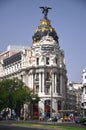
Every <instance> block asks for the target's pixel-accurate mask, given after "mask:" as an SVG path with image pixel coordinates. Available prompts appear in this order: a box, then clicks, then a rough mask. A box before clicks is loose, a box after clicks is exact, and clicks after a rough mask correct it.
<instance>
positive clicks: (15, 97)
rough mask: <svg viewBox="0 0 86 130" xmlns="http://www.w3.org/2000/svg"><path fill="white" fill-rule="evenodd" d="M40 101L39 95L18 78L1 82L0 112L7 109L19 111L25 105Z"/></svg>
mask: <svg viewBox="0 0 86 130" xmlns="http://www.w3.org/2000/svg"><path fill="white" fill-rule="evenodd" d="M34 99H35V101H39V97H38V95H36V94H34V93H33V90H31V89H30V88H29V87H27V86H25V84H24V83H23V82H22V81H21V80H19V79H18V78H13V79H4V80H2V81H0V111H1V110H3V109H5V108H10V109H11V110H12V109H14V110H15V111H16V113H17V114H18V115H19V111H20V109H21V107H22V106H23V104H24V103H26V102H29V103H31V102H33V101H34Z"/></svg>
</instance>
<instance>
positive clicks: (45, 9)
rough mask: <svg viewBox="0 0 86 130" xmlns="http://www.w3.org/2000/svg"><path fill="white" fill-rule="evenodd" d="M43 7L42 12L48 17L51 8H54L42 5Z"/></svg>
mask: <svg viewBox="0 0 86 130" xmlns="http://www.w3.org/2000/svg"><path fill="white" fill-rule="evenodd" d="M40 8H41V9H42V13H43V14H44V18H45V19H47V14H48V11H49V9H52V8H50V7H40Z"/></svg>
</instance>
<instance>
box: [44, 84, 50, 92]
mask: <svg viewBox="0 0 86 130" xmlns="http://www.w3.org/2000/svg"><path fill="white" fill-rule="evenodd" d="M45 93H46V94H50V85H46V88H45Z"/></svg>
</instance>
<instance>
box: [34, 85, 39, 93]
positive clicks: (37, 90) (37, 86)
mask: <svg viewBox="0 0 86 130" xmlns="http://www.w3.org/2000/svg"><path fill="white" fill-rule="evenodd" d="M35 91H36V93H38V92H39V85H36V90H35Z"/></svg>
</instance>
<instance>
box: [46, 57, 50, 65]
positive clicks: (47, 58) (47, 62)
mask: <svg viewBox="0 0 86 130" xmlns="http://www.w3.org/2000/svg"><path fill="white" fill-rule="evenodd" d="M46 64H47V65H49V57H46Z"/></svg>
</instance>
